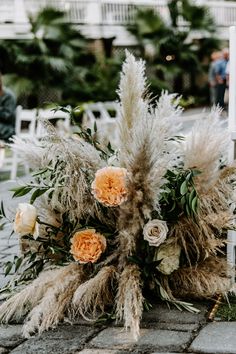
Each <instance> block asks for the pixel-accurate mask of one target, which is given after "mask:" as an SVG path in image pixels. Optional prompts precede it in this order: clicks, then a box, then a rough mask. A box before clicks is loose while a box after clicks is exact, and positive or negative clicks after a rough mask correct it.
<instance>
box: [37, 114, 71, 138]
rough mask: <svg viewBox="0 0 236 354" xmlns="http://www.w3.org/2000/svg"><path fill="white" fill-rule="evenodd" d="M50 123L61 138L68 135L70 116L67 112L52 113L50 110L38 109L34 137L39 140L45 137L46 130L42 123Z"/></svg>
mask: <svg viewBox="0 0 236 354" xmlns="http://www.w3.org/2000/svg"><path fill="white" fill-rule="evenodd" d="M44 120H46V121H49V122H51V123H52V124H53V125H54V126H55V127H56V129H57V131H58V134H59V135H61V136H65V135H69V134H70V116H69V113H67V112H62V111H56V112H55V111H53V110H51V109H40V110H39V113H38V119H37V126H36V137H37V139H41V138H43V137H44V136H45V135H46V133H47V132H46V129H45V127H44V124H43V121H44Z"/></svg>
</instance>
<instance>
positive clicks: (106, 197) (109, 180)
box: [92, 166, 128, 206]
mask: <svg viewBox="0 0 236 354" xmlns="http://www.w3.org/2000/svg"><path fill="white" fill-rule="evenodd" d="M126 175H127V170H126V169H125V168H120V167H111V166H110V167H104V168H101V169H100V170H98V171H97V172H96V175H95V179H94V181H93V183H92V192H93V194H94V196H95V198H96V199H97V200H98V201H99V202H100V203H102V204H104V205H106V206H117V205H120V204H122V203H123V202H124V201H125V200H126V199H127V194H128V190H127V187H126Z"/></svg>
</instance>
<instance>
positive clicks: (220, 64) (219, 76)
mask: <svg viewBox="0 0 236 354" xmlns="http://www.w3.org/2000/svg"><path fill="white" fill-rule="evenodd" d="M222 54H223V58H222V59H219V60H217V61H216V63H215V67H214V74H215V79H216V104H217V105H219V106H220V107H221V108H224V106H225V104H224V97H225V89H226V68H227V64H228V61H229V50H228V48H225V49H223V51H222Z"/></svg>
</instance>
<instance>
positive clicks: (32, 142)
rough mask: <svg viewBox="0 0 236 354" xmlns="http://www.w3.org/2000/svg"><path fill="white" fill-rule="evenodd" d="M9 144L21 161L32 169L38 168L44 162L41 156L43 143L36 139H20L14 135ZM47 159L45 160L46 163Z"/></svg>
mask: <svg viewBox="0 0 236 354" xmlns="http://www.w3.org/2000/svg"><path fill="white" fill-rule="evenodd" d="M11 141H12V143H11V144H10V145H9V146H10V147H11V149H12V151H13V152H14V153H16V154H17V157H18V158H19V159H20V161H21V162H23V163H26V164H27V165H28V166H29V167H30V168H32V169H33V170H40V169H41V168H42V166H43V165H44V164H45V162H43V159H42V157H43V156H44V152H45V149H44V146H43V143H42V142H40V141H38V140H36V139H33V138H32V139H22V138H19V137H18V136H14V138H12V139H11ZM48 162H49V161H47V163H48Z"/></svg>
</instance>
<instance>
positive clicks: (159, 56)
mask: <svg viewBox="0 0 236 354" xmlns="http://www.w3.org/2000/svg"><path fill="white" fill-rule="evenodd" d="M168 10H169V17H170V20H171V25H170V23H169V22H167V21H165V20H164V18H162V17H161V16H160V15H159V14H158V13H156V12H155V11H154V10H152V9H141V10H140V9H139V10H138V11H137V14H136V18H135V21H134V23H133V24H132V25H131V26H128V29H129V31H130V32H131V33H132V34H133V35H134V36H135V37H136V39H137V41H138V43H139V46H140V49H141V54H142V55H143V56H144V57H145V59H146V60H147V72H148V76H149V77H150V81H151V88H152V90H153V91H154V93H155V94H160V91H161V90H163V89H168V90H169V91H174V92H178V93H181V94H183V95H184V96H186V97H187V96H189V95H193V94H194V95H196V94H198V92H197V91H196V86H197V84H196V77H197V75H198V74H202V73H204V72H206V71H207V70H208V67H207V66H206V65H205V59H206V58H207V57H208V58H209V55H210V53H211V52H212V51H213V50H215V49H217V48H218V47H219V40H217V39H216V38H215V37H214V33H215V24H214V21H213V19H212V18H211V16H210V15H209V12H208V10H207V8H206V7H204V6H198V5H195V4H193V2H192V1H190V0H181V1H178V2H177V1H176V0H170V1H169V3H168ZM181 21H184V23H185V26H183V23H182V22H181ZM196 30H198V31H201V33H202V34H203V33H204V35H205V37H203V38H201V39H193V38H194V37H195V36H194V32H193V31H196ZM186 73H187V74H188V75H189V76H190V82H191V87H190V89H189V90H187V91H186V90H185V89H184V85H183V82H184V75H186ZM171 81H172V82H173V86H172V85H171ZM200 94H201V92H200ZM203 94H204V96H205V97H206V95H205V92H204V93H202V95H203Z"/></svg>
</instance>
